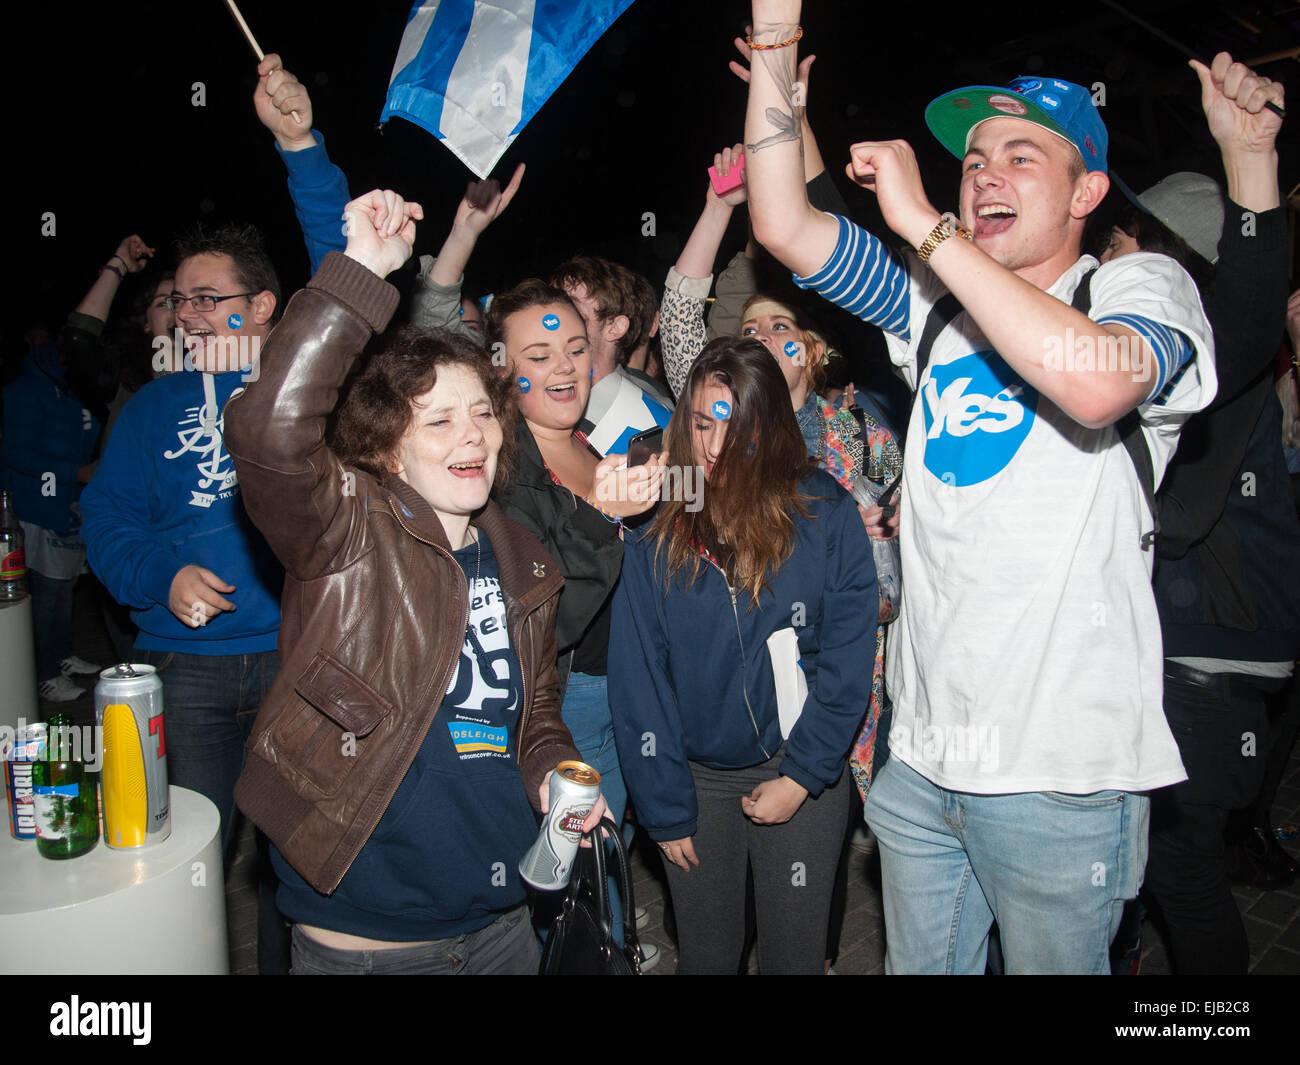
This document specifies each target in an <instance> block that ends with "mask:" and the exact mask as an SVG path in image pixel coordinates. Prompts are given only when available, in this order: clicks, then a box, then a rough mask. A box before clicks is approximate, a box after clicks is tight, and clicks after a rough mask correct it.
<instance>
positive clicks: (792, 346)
mask: <svg viewBox="0 0 1300 1065" xmlns="http://www.w3.org/2000/svg"><path fill="white" fill-rule="evenodd" d="M781 350H782V351H784V352H785V353H786V354H787V355H789V356H790V358H792V359H793V358H794V357H795V356H796V355H798V354H799V345H798V344H797V343H796V342H795V341H793V340H787V341H786V342H785V347H783V348H782V349H781Z"/></svg>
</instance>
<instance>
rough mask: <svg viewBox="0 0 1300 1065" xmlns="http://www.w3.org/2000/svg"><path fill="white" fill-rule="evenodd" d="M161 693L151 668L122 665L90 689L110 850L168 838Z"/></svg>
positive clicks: (168, 824) (169, 815)
mask: <svg viewBox="0 0 1300 1065" xmlns="http://www.w3.org/2000/svg"><path fill="white" fill-rule="evenodd" d="M162 689H163V686H162V680H161V679H160V678H159V676H158V672H157V670H155V669H154V667H153V666H149V665H129V664H126V663H124V664H122V665H120V666H113V667H112V668H111V669H106V670H104V671H103V672H102V673H100V675H99V683H98V684H96V685H95V723H96V724H98V725H99V726H100V728H101V729H102V730H103V731H102V733H101V735H102V736H103V740H102V741H101V742H102V744H103V755H104V765H103V769H102V771H101V774H100V775H101V784H100V786H101V789H102V791H103V793H104V801H103V803H102V807H103V811H104V842H105V843H106V844H108V845H109V846H110V847H112V848H113V849H114V850H128V849H130V848H133V847H144V846H149V845H152V844H154V843H161V842H162V841H163V840H165V839H166V838H167V837H168V836H170V835H171V831H172V822H171V806H170V803H169V797H170V796H169V792H168V789H167V736H166V732H165V730H164V728H163V726H164V720H163V690H162Z"/></svg>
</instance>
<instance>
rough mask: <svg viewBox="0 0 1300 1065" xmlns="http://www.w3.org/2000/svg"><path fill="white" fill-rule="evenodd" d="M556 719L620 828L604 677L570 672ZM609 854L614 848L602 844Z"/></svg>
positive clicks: (621, 803) (618, 902)
mask: <svg viewBox="0 0 1300 1065" xmlns="http://www.w3.org/2000/svg"><path fill="white" fill-rule="evenodd" d="M560 717H561V718H563V719H564V724H565V727H566V728H568V730H569V733H570V734H571V735H572V736H573V745H574V746H575V747H577V748H578V753H579V754H580V755H582V760H583V761H584V762H586V763H587V764H588V765H589V766H591V768H592V769H594V770H596V771H597V772H598V773H599V774H600V793H601V794H602V795H603V796H605V802H606V804H607V805H608V806H609V816H610V818H612V819H613V821H614V824H616V825H618V826H620V827H622V824H623V811H624V810H626V809H627V785H626V784H624V783H623V772H622V770H621V769H620V768H619V764H618V748H616V747H615V746H614V718H613V715H612V714H611V712H610V709H609V683H608V678H606V677H594V676H592V675H590V674H588V673H570V674H569V684H568V687H567V688H565V690H564V703H563V704H562V705H561V707H560ZM606 850H607V851H608V853H610V854H612V853H613V850H614V845H613V844H612V843H607V844H606ZM617 880H618V878H617V876H616V875H615V874H614V872H613V870H612V869H611V870H610V877H609V905H610V909H611V910H612V911H613V929H614V938H615V939H616V940H617V941H618V942H619V944H620V945H621V944H622V942H623V896H622V894H621V893H620V892H619V888H618V883H617Z"/></svg>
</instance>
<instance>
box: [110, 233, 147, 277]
mask: <svg viewBox="0 0 1300 1065" xmlns="http://www.w3.org/2000/svg"><path fill="white" fill-rule="evenodd" d="M153 255H154V250H153V248H151V247H149V245H148V244H146V243H145V242H144V241H143V240H141V239H140V238H139V237H138V236H136V235H135V234H134V233H132V234H131V235H130V236H129V237H124V238H123V240H122V243H121V244H119V245H118V246H117V251H115V252H114V253H113V258H112V260H111V261H113V262H118V263H121V264H122V268H123V269H124V270H126V272H127V273H128V274H138V273H139V272H140V271H141V270H143V269H144V267H145V263H147V262H148V261H149V260H150V259H152V258H153Z"/></svg>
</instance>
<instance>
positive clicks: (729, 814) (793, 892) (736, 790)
mask: <svg viewBox="0 0 1300 1065" xmlns="http://www.w3.org/2000/svg"><path fill="white" fill-rule="evenodd" d="M783 757H784V751H783V750H782V751H780V752H778V753H777V755H776V757H774V758H773V759H772V760H771V761H769V762H764V763H763V764H761V765H756V766H750V767H749V768H748V769H709V768H707V767H706V766H702V765H699V764H697V763H695V762H692V763H691V776H692V777H693V778H694V780H695V796H696V799H697V801H698V802H699V810H700V813H699V820H698V824H697V828H696V831H695V835H694V836H693V837H692V839H691V842H692V844H693V846H694V847H695V856H696V857H697V858H698V859H699V860H700V864H699V866H698V867H696V866H692V867H691V869H690V871H689V872H682V870H680V869H679V868H677V866H675V865H673V864H672V862H669V861H667V860H664V869H665V870H666V872H667V875H668V887H669V890H670V891H671V892H672V898H673V912H674V913H675V914H676V916H677V944H678V958H679V960H678V962H677V972H678V973H679V974H694V973H722V974H728V975H734V974H735V973H736V971H737V969H738V968H739V965H740V952H741V949H742V948H743V947H744V941H745V868H746V866H747V865H748V866H752V867H753V871H754V908H755V915H756V919H757V922H758V967H759V970H760V971H761V972H763V973H765V974H768V975H771V974H776V973H808V974H816V975H820V974H821V973H822V970H823V968H824V963H825V958H826V925H827V921H828V920H829V916H830V901H831V891H832V889H833V888H834V886H835V871H836V868H837V866H838V864H839V858H840V849H841V846H842V845H843V843H844V831H845V827H846V824H847V822H848V816H849V797H850V796H849V791H850V789H851V787H852V784H851V783H850V782H849V780H848V773H847V770H846V771H845V772H844V773H843V774H841V776H840V779H839V781H838V782H837V783H836V785H835V786H834V787H831V788H827V789H826V790H825V791H823V792H822V794H821V795H820V796H819V797H818V798H816V799H813V798H808V799H805V800H804V803H803V805H802V806H801V807H799V809H798V811H797V812H796V813H795V815H794V817H792V818H791V819H790V820H789V821H787V822H786V823H785V824H783V825H756V824H754V822H753V821H751V820H750V819H749V818H748V817H746V816H745V814H744V813H743V812H742V810H741V807H740V798H741V796H742V795H748V794H749V793H750V792H751V791H753V790H754V787H755V786H756V785H757V784H759V783H761V782H762V781H764V780H774V779H775V778H776V777H777V776H779V775H780V774H779V771H778V770H779V767H780V765H781V759H782V758H783Z"/></svg>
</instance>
